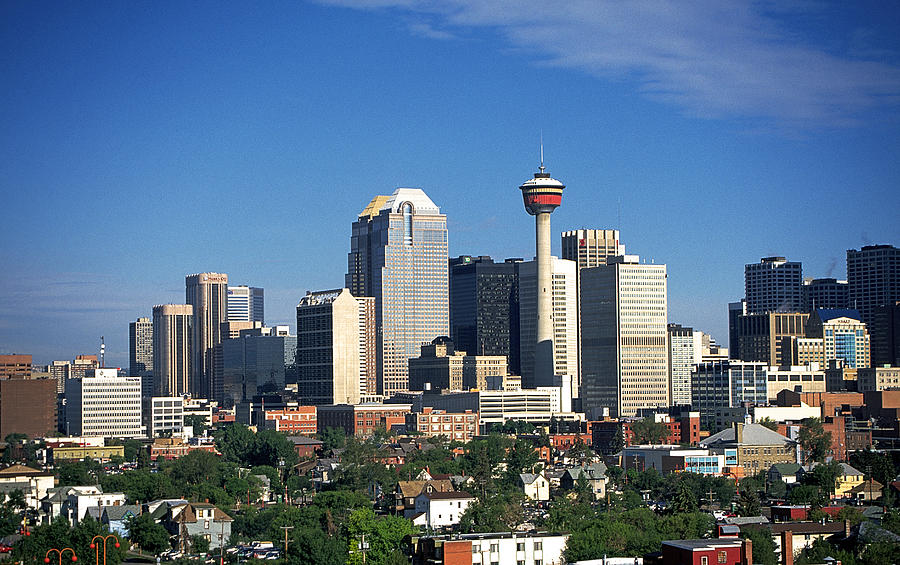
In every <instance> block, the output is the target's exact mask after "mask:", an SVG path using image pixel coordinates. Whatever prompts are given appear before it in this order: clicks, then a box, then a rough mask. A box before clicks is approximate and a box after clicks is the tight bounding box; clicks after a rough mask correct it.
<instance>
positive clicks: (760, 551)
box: [741, 527, 780, 565]
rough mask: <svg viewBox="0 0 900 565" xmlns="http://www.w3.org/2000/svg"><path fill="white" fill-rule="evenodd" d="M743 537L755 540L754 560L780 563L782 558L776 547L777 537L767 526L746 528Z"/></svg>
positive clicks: (772, 563)
mask: <svg viewBox="0 0 900 565" xmlns="http://www.w3.org/2000/svg"><path fill="white" fill-rule="evenodd" d="M741 537H742V538H744V539H749V540H750V541H752V542H753V562H754V563H759V564H760V565H778V563H779V562H780V559H779V557H778V554H777V553H776V551H775V549H776V546H775V539H774V538H773V537H772V533H771V532H770V531H769V530H767V529H765V528H753V527H749V528H744V529H743V530H741Z"/></svg>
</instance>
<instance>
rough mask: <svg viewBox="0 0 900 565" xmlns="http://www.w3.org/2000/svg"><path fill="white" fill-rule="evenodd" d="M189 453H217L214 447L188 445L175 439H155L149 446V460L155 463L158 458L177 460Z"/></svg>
mask: <svg viewBox="0 0 900 565" xmlns="http://www.w3.org/2000/svg"><path fill="white" fill-rule="evenodd" d="M191 451H209V452H210V453H216V454H218V453H219V452H218V451H216V446H214V445H190V444H188V443H185V442H184V441H183V440H180V439H176V438H157V439H156V440H154V442H153V444H152V445H151V446H150V459H152V460H153V461H156V458H157V457H159V456H162V457H163V458H164V459H166V460H172V459H178V458H179V457H184V456H185V455H187V454H188V453H190V452H191Z"/></svg>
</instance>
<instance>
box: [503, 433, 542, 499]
mask: <svg viewBox="0 0 900 565" xmlns="http://www.w3.org/2000/svg"><path fill="white" fill-rule="evenodd" d="M504 461H505V463H506V478H505V483H506V484H505V486H506V487H507V488H510V489H513V488H517V484H518V480H519V474H520V473H532V472H534V470H535V469H534V467H535V465H537V462H538V454H537V451H535V450H534V444H533V443H531V442H530V441H528V440H527V439H517V440H515V441H514V442H513V444H512V447H510V448H509V450H508V451H507V452H506V457H505V459H504Z"/></svg>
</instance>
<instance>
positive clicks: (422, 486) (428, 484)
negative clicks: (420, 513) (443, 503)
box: [394, 470, 455, 518]
mask: <svg viewBox="0 0 900 565" xmlns="http://www.w3.org/2000/svg"><path fill="white" fill-rule="evenodd" d="M423 471H424V470H423ZM424 472H426V473H427V471H424ZM420 476H423V475H421V474H420ZM427 476H428V477H431V475H430V474H428V475H427ZM454 490H455V489H454V488H453V482H452V481H450V480H449V479H434V480H432V479H423V480H415V481H398V482H397V488H396V490H395V491H394V513H395V514H397V515H398V516H399V515H401V514H402V515H403V517H404V518H411V517H412V516H414V515H415V514H416V513H417V511H416V497H418V496H419V495H420V494H422V493H423V492H428V493H430V492H453V491H454Z"/></svg>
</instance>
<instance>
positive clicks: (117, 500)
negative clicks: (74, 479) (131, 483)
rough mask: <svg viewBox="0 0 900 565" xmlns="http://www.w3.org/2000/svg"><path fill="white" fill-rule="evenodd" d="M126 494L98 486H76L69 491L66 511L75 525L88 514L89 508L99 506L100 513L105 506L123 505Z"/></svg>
mask: <svg viewBox="0 0 900 565" xmlns="http://www.w3.org/2000/svg"><path fill="white" fill-rule="evenodd" d="M123 504H125V494H124V493H121V492H103V491H102V489H100V488H98V487H76V488H75V489H74V490H73V491H72V492H69V496H68V499H67V500H66V502H65V503H64V512H65V515H66V518H68V519H69V523H70V524H72V525H75V524H76V523H78V522H79V521H81V520H82V519H83V518H84V516H85V515H86V514H87V511H88V508H90V507H92V506H99V507H100V512H99V514H101V515H102V514H103V507H104V506H122V505H123Z"/></svg>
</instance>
